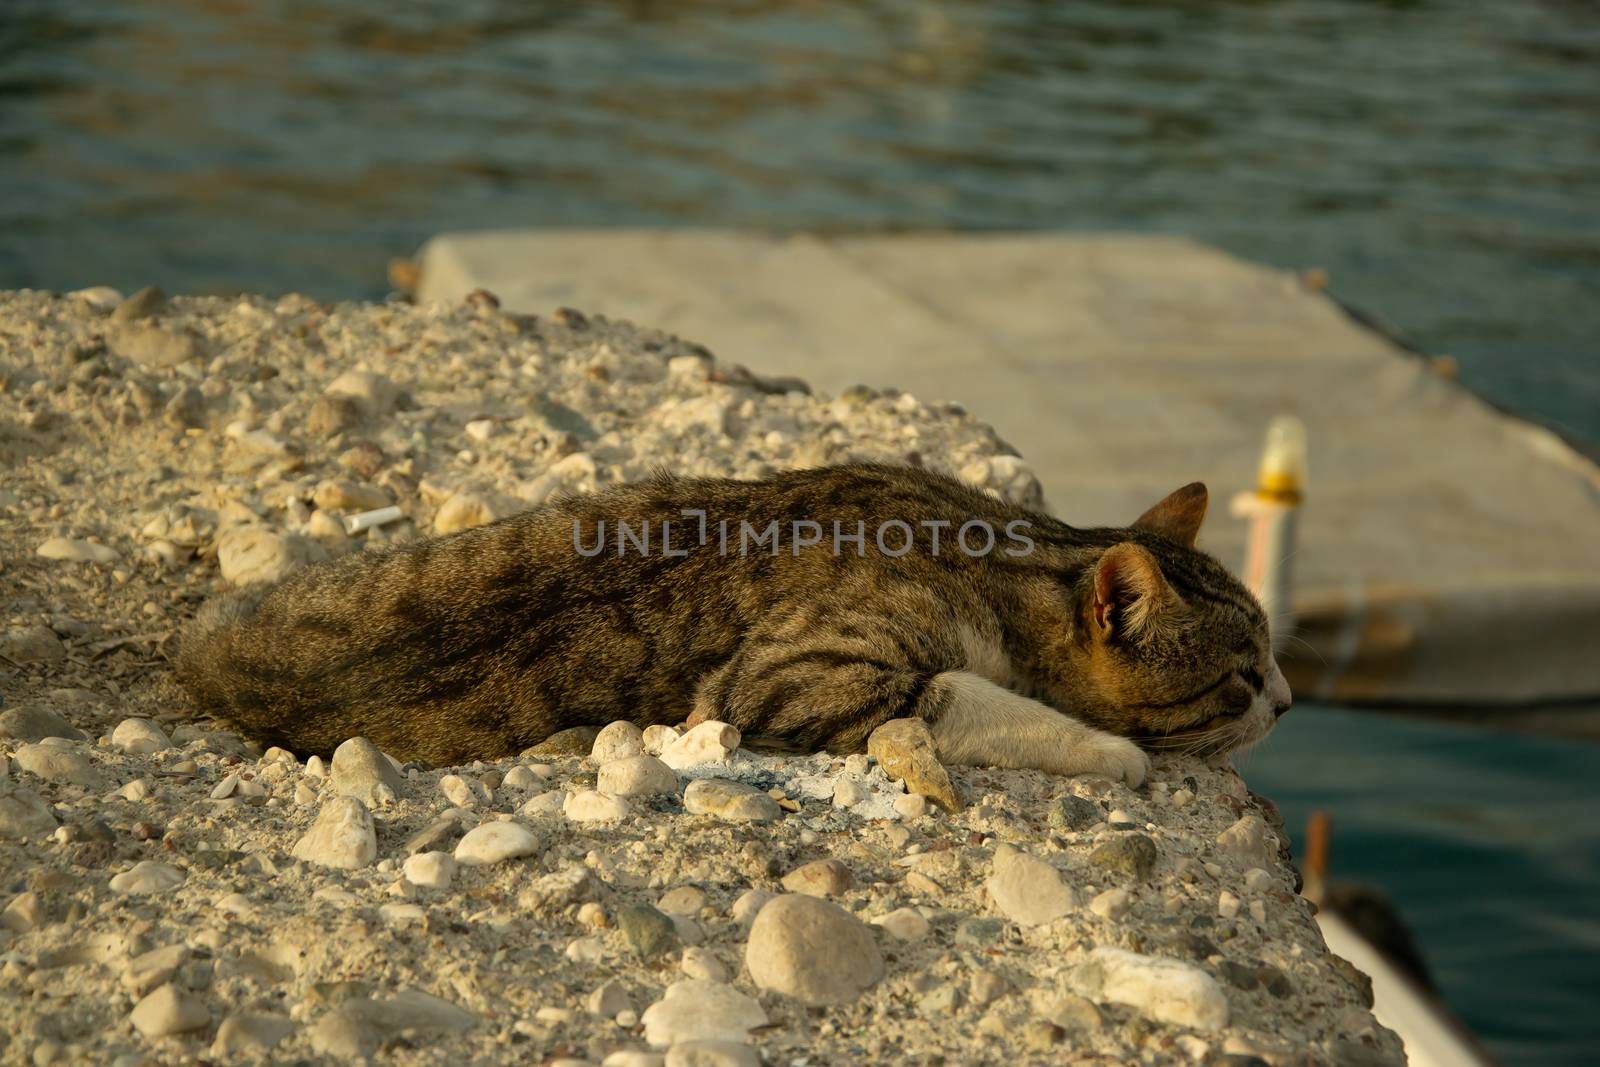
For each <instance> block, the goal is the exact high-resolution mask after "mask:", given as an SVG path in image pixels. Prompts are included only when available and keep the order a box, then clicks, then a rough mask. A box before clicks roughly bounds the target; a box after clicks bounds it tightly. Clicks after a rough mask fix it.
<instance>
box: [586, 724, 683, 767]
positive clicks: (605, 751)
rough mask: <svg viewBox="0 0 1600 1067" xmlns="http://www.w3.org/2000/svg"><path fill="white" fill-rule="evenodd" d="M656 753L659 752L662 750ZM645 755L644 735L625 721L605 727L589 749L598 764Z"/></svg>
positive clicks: (590, 756)
mask: <svg viewBox="0 0 1600 1067" xmlns="http://www.w3.org/2000/svg"><path fill="white" fill-rule="evenodd" d="M669 729H670V727H669ZM656 751H657V752H659V751H660V749H657V750H656ZM644 754H645V749H644V733H643V732H642V731H641V730H640V729H639V728H638V727H637V726H635V725H634V724H633V723H631V722H624V721H618V722H614V723H611V724H610V725H608V726H605V727H603V728H602V729H601V730H600V732H599V733H598V734H596V735H595V737H594V745H593V746H592V747H591V748H590V749H589V758H590V759H592V760H594V761H595V763H597V764H606V763H610V762H611V761H612V760H619V759H627V758H628V757H629V756H642V755H644ZM654 754H655V753H651V755H654Z"/></svg>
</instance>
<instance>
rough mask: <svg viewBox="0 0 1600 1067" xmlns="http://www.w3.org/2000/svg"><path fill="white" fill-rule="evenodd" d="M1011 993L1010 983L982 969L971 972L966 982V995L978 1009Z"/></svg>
mask: <svg viewBox="0 0 1600 1067" xmlns="http://www.w3.org/2000/svg"><path fill="white" fill-rule="evenodd" d="M1009 992H1011V983H1010V982H1008V981H1006V980H1005V979H1004V978H1002V977H1000V976H999V975H998V974H995V973H994V972H993V971H985V970H982V969H979V970H976V971H973V972H972V977H971V978H970V979H969V980H968V982H967V993H968V995H969V996H970V997H971V998H972V1002H973V1003H974V1004H976V1005H978V1006H979V1007H982V1006H983V1005H985V1004H992V1003H994V1002H995V1001H997V1000H999V999H1000V998H1001V997H1003V996H1005V995H1006V994H1007V993H1009Z"/></svg>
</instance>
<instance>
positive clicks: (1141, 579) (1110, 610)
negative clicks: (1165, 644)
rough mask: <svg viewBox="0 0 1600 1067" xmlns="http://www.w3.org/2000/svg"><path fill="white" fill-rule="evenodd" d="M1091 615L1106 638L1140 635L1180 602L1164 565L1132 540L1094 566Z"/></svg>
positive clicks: (1115, 547)
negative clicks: (1163, 573)
mask: <svg viewBox="0 0 1600 1067" xmlns="http://www.w3.org/2000/svg"><path fill="white" fill-rule="evenodd" d="M1091 595H1092V596H1093V604H1092V605H1091V608H1092V610H1091V618H1092V620H1093V623H1094V628H1095V632H1096V633H1097V634H1098V635H1099V636H1100V637H1101V638H1104V639H1112V638H1121V637H1136V636H1138V634H1139V633H1140V632H1142V631H1143V630H1145V629H1146V628H1147V627H1149V626H1150V625H1151V624H1152V623H1153V622H1154V621H1155V620H1156V619H1157V617H1158V616H1159V615H1160V613H1161V612H1163V611H1166V610H1168V609H1169V608H1171V607H1173V606H1175V605H1176V604H1177V603H1178V594H1177V593H1176V592H1174V591H1173V589H1172V587H1171V586H1170V585H1168V584H1167V579H1166V578H1165V577H1164V576H1163V575H1162V573H1161V565H1160V564H1158V563H1157V562H1156V558H1155V557H1154V556H1152V555H1151V554H1150V551H1149V550H1148V549H1146V548H1144V547H1143V546H1141V545H1136V544H1134V543H1133V542H1132V541H1123V542H1122V543H1121V544H1116V545H1112V546H1111V547H1110V548H1108V549H1106V550H1105V551H1104V552H1102V553H1101V554H1100V559H1099V561H1098V562H1097V563H1095V565H1094V591H1093V593H1092V594H1091Z"/></svg>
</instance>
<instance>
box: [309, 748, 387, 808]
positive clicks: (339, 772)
mask: <svg viewBox="0 0 1600 1067" xmlns="http://www.w3.org/2000/svg"><path fill="white" fill-rule="evenodd" d="M328 785H329V786H330V787H331V788H332V789H333V791H334V793H336V794H338V795H339V796H342V797H355V798H357V799H358V800H361V801H363V802H365V803H367V804H374V803H376V800H375V799H374V796H373V792H374V790H376V789H377V788H378V787H379V786H387V787H388V788H389V789H390V790H392V791H393V794H394V795H395V796H397V797H403V796H405V795H406V780H405V777H404V776H403V775H401V773H400V772H399V771H398V770H396V769H395V766H394V764H393V763H391V762H389V757H388V756H385V755H384V754H383V752H382V751H381V750H380V749H379V748H378V746H377V745H375V744H373V743H372V742H371V741H369V740H367V739H366V738H365V737H352V738H350V739H349V740H348V741H345V742H344V743H343V744H341V745H340V746H339V747H338V748H336V749H334V750H333V763H332V765H331V766H330V769H329V775H328Z"/></svg>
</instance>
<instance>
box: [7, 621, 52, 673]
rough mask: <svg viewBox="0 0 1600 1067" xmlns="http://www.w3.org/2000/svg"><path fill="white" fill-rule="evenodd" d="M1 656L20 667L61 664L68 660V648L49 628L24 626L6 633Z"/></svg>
mask: <svg viewBox="0 0 1600 1067" xmlns="http://www.w3.org/2000/svg"><path fill="white" fill-rule="evenodd" d="M0 654H3V655H4V656H5V658H6V659H8V660H10V661H11V662H12V663H16V664H18V665H20V666H27V665H29V664H32V663H60V662H61V661H62V660H64V659H66V658H67V646H66V645H64V644H62V643H61V638H59V637H57V636H56V632H55V631H54V630H52V629H50V627H48V626H44V625H38V626H23V627H20V628H18V629H15V630H8V631H6V635H5V637H4V639H0Z"/></svg>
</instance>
